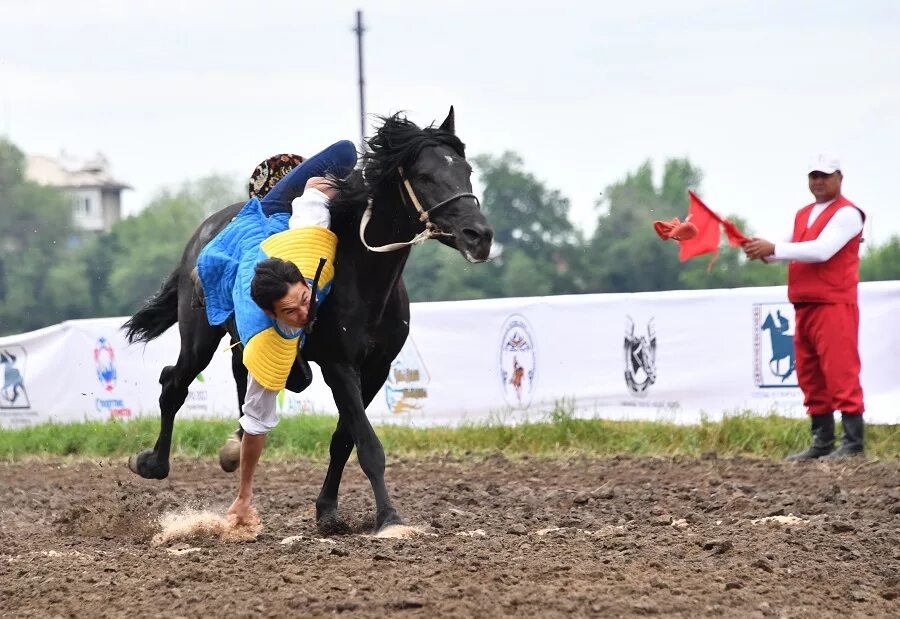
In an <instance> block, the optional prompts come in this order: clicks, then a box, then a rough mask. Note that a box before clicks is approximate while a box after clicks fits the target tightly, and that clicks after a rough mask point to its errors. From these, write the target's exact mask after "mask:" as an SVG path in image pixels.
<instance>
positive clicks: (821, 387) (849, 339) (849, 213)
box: [742, 154, 865, 460]
mask: <svg viewBox="0 0 900 619" xmlns="http://www.w3.org/2000/svg"><path fill="white" fill-rule="evenodd" d="M808 180H809V190H810V192H811V193H812V194H813V196H814V197H815V200H816V201H815V202H814V203H812V204H808V205H806V206H804V207H803V208H801V209H800V210H799V211H797V214H796V215H795V217H794V230H793V233H792V234H791V235H790V236H789V237H788V238H787V239H786V240H785V241H784V242H778V243H772V242H770V241H767V240H765V239H760V238H753V239H749V240H748V241H747V242H745V243H743V244H742V247H743V250H744V253H745V254H746V255H747V257H748V258H749V259H751V260H762V261H764V262H772V261H789V264H788V299H789V300H790V302H791V303H793V304H794V311H795V315H796V329H795V335H794V349H795V356H796V366H797V381H798V383H799V385H800V389H801V390H802V391H803V399H804V405H805V406H806V408H807V412H808V414H809V417H810V421H811V429H812V444H811V445H810V447H809V449H807V450H806V451H803V452H801V453H798V454H794V455H792V456H789V458H788V459H789V460H812V459H816V458H828V459H837V458H846V457H850V456H856V455H860V454H862V453H863V411H864V410H865V408H864V406H863V391H862V387H861V385H860V381H859V372H860V360H859V344H858V340H859V306H858V305H857V284H858V283H859V245H860V243H861V242H862V231H863V223H864V222H865V213H863V211H862V210H861V209H860V208H859V207H858V206H856V205H855V204H853V203H852V202H850V201H849V200H848V199H847V198H845V197H844V196H843V195H842V194H841V183H842V181H843V173H842V172H841V164H840V162H839V160H838V159H837V158H836V157H834V156H832V155H829V154H821V155H819V156H817V157H816V158H815V160H814V161H813V162H812V163H811V164H810V166H809V168H808ZM836 410H837V411H840V412H841V425H842V427H843V433H842V435H841V446H840V448H839V449H837V450H836V451H835V449H834V440H835V436H834V411H836Z"/></svg>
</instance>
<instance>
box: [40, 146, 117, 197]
mask: <svg viewBox="0 0 900 619" xmlns="http://www.w3.org/2000/svg"><path fill="white" fill-rule="evenodd" d="M25 176H26V178H28V180H31V181H34V182H36V183H40V184H42V185H50V186H52V187H100V188H103V189H131V187H130V186H129V185H126V184H125V183H123V182H121V181H118V180H116V179H115V178H113V176H112V174H111V173H110V171H109V162H108V161H107V160H106V157H104V156H103V155H102V154H100V153H97V155H96V156H94V158H93V159H89V160H87V161H78V160H75V159H73V158H72V157H69V156H67V155H66V154H65V153H63V154H62V155H61V156H60V158H59V159H54V158H52V157H45V156H43V155H28V158H27V167H26V171H25Z"/></svg>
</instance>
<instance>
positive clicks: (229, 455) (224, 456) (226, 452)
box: [219, 432, 241, 473]
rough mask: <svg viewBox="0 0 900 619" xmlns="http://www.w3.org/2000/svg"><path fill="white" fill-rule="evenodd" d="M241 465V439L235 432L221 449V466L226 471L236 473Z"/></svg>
mask: <svg viewBox="0 0 900 619" xmlns="http://www.w3.org/2000/svg"><path fill="white" fill-rule="evenodd" d="M240 465H241V439H240V437H239V436H238V433H237V432H235V433H234V434H232V435H231V436H229V437H228V440H227V441H225V444H224V445H222V448H221V449H220V450H219V466H221V467H222V470H223V471H225V472H226V473H234V472H235V471H236V470H237V469H238V467H239V466H240Z"/></svg>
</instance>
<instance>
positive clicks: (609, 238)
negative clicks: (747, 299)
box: [584, 159, 785, 292]
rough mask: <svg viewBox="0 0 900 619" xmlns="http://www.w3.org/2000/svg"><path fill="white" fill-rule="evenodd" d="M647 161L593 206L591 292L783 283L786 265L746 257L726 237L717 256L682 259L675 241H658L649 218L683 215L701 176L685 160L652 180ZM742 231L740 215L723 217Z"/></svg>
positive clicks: (588, 263)
mask: <svg viewBox="0 0 900 619" xmlns="http://www.w3.org/2000/svg"><path fill="white" fill-rule="evenodd" d="M653 176H654V175H653V167H652V165H651V164H650V162H646V163H644V164H643V165H641V166H640V167H639V168H638V169H637V170H636V171H635V172H633V173H630V174H628V175H627V176H626V177H625V179H624V180H622V181H619V182H618V183H615V184H613V185H612V186H610V187H609V188H608V189H607V190H606V193H605V195H604V196H603V198H602V199H601V200H598V202H597V205H598V207H600V208H601V209H602V210H603V212H602V214H601V215H600V217H599V219H598V222H597V228H596V231H595V232H594V235H593V237H592V238H591V240H590V242H589V244H588V251H587V254H586V256H587V257H586V259H585V263H586V265H585V272H584V277H585V278H586V282H587V283H586V289H587V290H588V291H591V292H640V291H651V290H672V289H680V288H689V289H690V288H735V287H741V286H768V285H777V284H783V283H784V282H785V267H784V265H765V264H762V263H759V262H749V261H747V260H746V259H745V258H744V256H743V253H742V252H741V251H740V249H739V248H735V247H731V246H730V245H728V243H727V240H726V239H725V235H724V234H723V235H722V244H721V245H720V247H719V254H718V256H717V257H715V259H714V257H713V256H712V255H707V256H700V257H697V258H694V259H692V260H690V261H688V262H685V263H682V262H680V261H679V259H678V245H677V243H674V242H662V241H660V240H659V237H657V236H656V234H655V233H654V232H653V228H652V222H653V221H654V220H657V219H661V220H668V219H671V218H672V217H679V218H683V217H684V215H685V213H686V212H687V209H688V203H689V198H688V190H693V191H698V190H699V188H700V183H701V181H702V179H703V174H702V172H701V171H700V169H699V168H697V167H695V166H694V165H693V164H691V163H690V161H688V160H687V159H670V160H668V161H666V163H665V166H664V168H663V173H662V182H661V183H660V184H659V185H658V186H657V185H656V184H655V183H654V180H653ZM725 218H726V219H729V220H731V221H732V222H734V223H735V224H736V225H737V226H738V227H739V228H741V229H742V230H744V232H745V233H750V232H751V231H750V230H749V228H748V227H747V224H746V223H745V222H744V221H742V220H741V219H740V218H739V217H734V216H728V215H725Z"/></svg>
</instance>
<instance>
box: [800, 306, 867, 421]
mask: <svg viewBox="0 0 900 619" xmlns="http://www.w3.org/2000/svg"><path fill="white" fill-rule="evenodd" d="M794 311H795V316H796V330H795V333H794V352H795V354H796V367H797V382H799V383H800V389H802V390H803V404H804V405H805V406H806V409H807V411H808V412H809V414H810V415H825V414H828V415H830V414H832V413H833V412H834V411H841V412H843V413H858V414H862V412H863V411H864V410H865V409H864V407H863V392H862V386H861V385H860V384H859V370H860V362H859V306H858V305H856V304H855V303H854V304H846V303H798V304H796V305H795V306H794Z"/></svg>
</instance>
